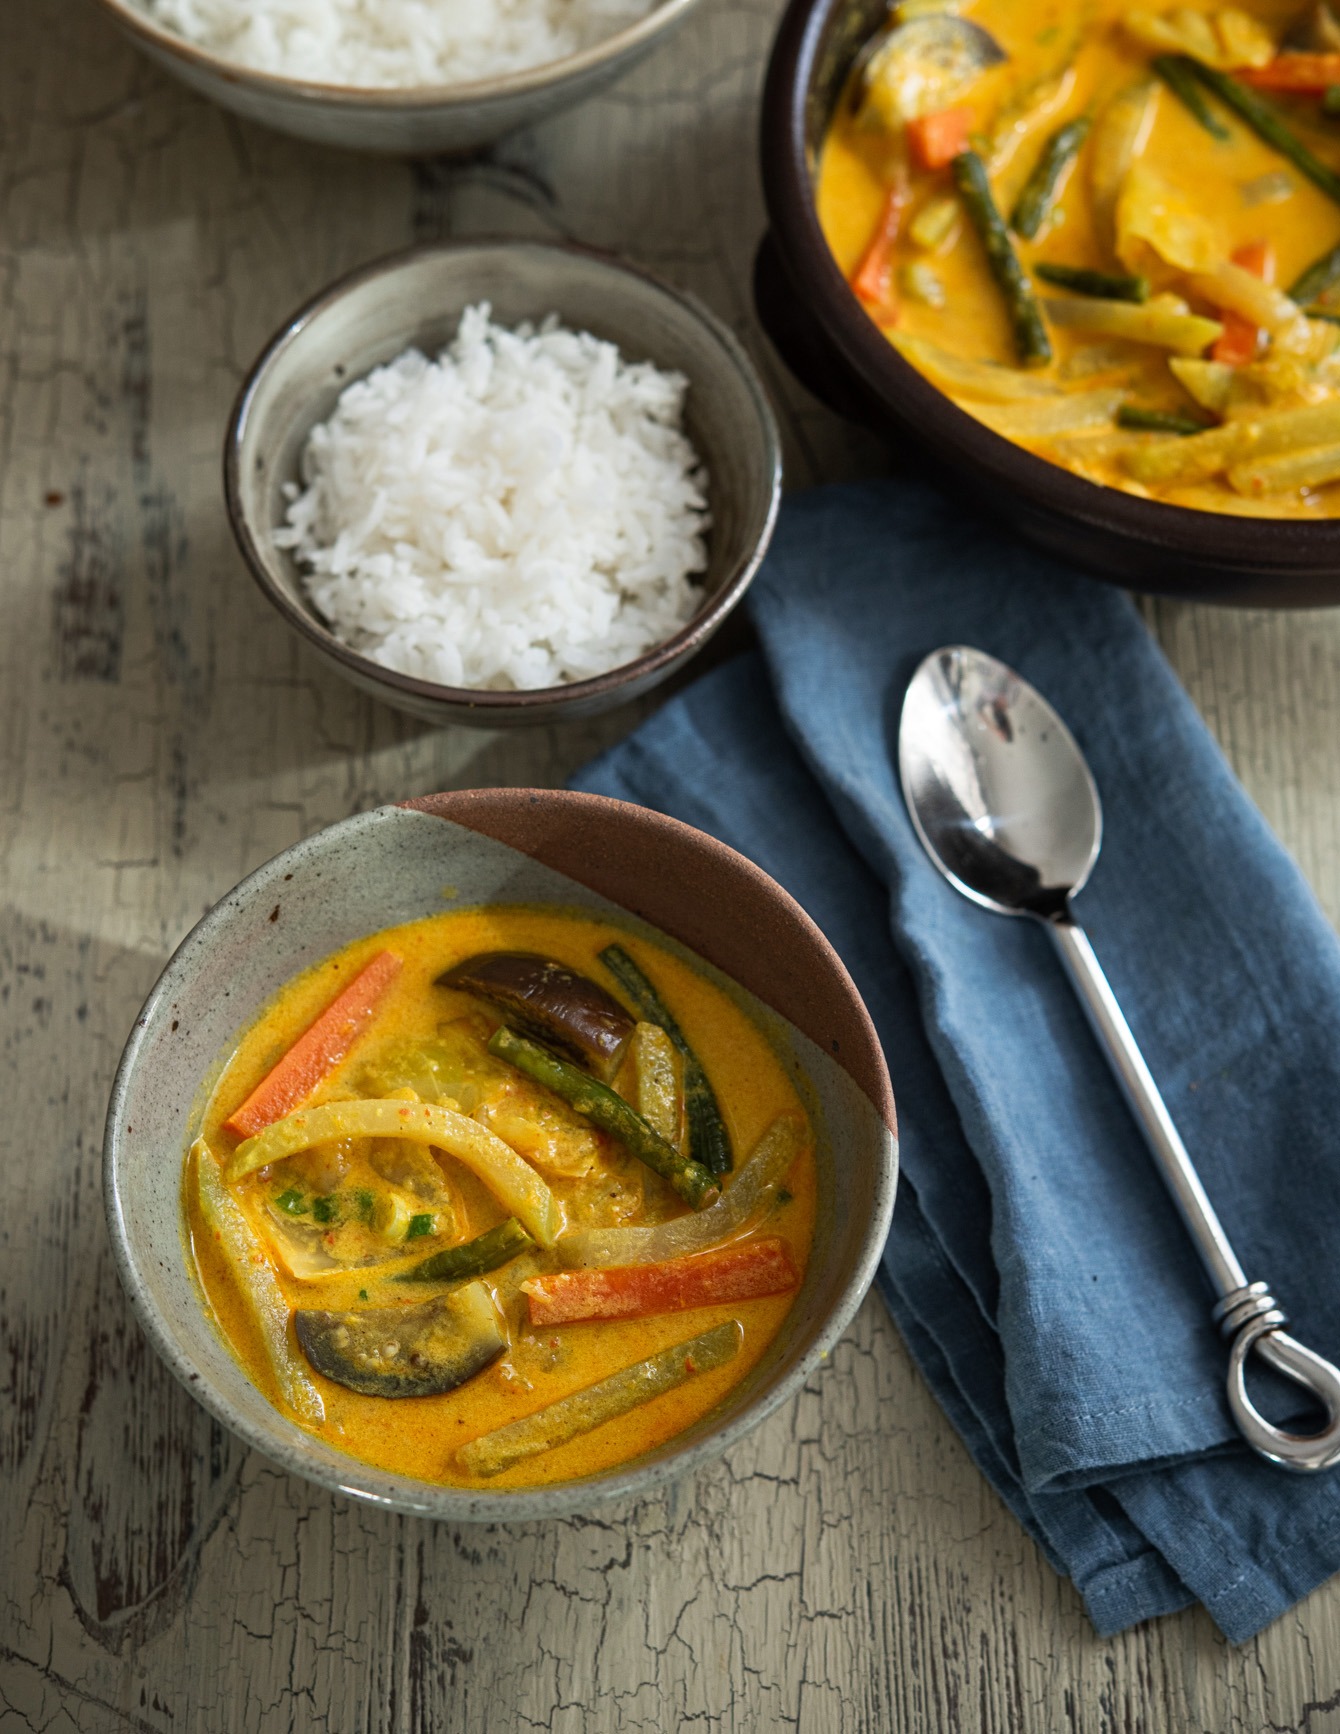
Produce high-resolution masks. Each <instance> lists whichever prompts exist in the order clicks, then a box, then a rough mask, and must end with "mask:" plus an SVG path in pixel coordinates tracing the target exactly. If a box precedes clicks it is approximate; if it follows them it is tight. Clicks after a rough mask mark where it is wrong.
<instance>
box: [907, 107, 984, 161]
mask: <svg viewBox="0 0 1340 1734" xmlns="http://www.w3.org/2000/svg"><path fill="white" fill-rule="evenodd" d="M972 122H973V112H972V110H971V109H970V108H942V109H938V110H937V111H936V112H935V113H934V114H923V115H919V116H918V117H917V118H916V119H915V120H910V121H908V123H907V143H908V147H909V149H910V150H911V152H912V160H913V162H915V163H916V165H917V167H918V168H923V169H947V168H948V167H949V165H950V163H952V162H953V160H954V158H955V157H956V156H958V155H959V153H960V152H961V151H965V150H967V148H968V135H969V134H970V133H971V131H972Z"/></svg>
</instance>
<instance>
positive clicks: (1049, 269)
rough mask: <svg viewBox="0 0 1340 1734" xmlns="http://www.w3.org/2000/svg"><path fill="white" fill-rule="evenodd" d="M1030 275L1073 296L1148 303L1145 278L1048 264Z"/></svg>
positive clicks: (1040, 266)
mask: <svg viewBox="0 0 1340 1734" xmlns="http://www.w3.org/2000/svg"><path fill="white" fill-rule="evenodd" d="M1033 275H1034V276H1035V277H1041V279H1042V281H1043V282H1044V283H1055V284H1056V286H1057V288H1059V289H1073V290H1074V292H1075V294H1076V295H1096V296H1097V297H1098V299H1099V300H1100V301H1148V299H1149V279H1148V277H1126V276H1122V275H1121V274H1119V273H1118V272H1115V271H1088V270H1086V269H1085V268H1084V267H1083V266H1082V265H1048V264H1047V263H1045V262H1039V263H1038V264H1036V265H1034V267H1033Z"/></svg>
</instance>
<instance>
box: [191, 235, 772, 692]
mask: <svg viewBox="0 0 1340 1734" xmlns="http://www.w3.org/2000/svg"><path fill="white" fill-rule="evenodd" d="M522 249H524V250H526V251H535V250H537V249H538V250H541V251H546V252H551V253H560V254H567V255H569V256H574V257H577V258H580V259H585V260H587V261H588V262H589V263H591V264H592V265H595V266H597V267H600V268H604V269H606V270H608V271H610V272H611V273H612V274H614V275H619V276H624V277H631V278H633V279H635V280H636V281H637V282H639V283H641V284H642V285H643V286H644V287H645V288H646V289H647V290H649V291H651V292H653V293H654V294H657V295H661V296H663V297H664V298H665V299H666V300H668V301H671V302H673V303H675V304H676V305H677V306H678V307H679V308H681V309H682V310H683V311H684V312H685V313H687V314H688V315H689V316H690V318H692V319H694V320H696V321H697V323H698V324H700V325H702V326H704V327H705V328H706V329H707V330H708V331H709V332H710V334H711V335H712V337H713V338H714V339H715V341H716V342H717V344H718V346H719V347H720V348H721V349H722V350H723V351H724V355H725V359H726V361H727V362H728V363H729V364H730V365H731V366H733V367H734V369H735V372H736V374H737V375H738V377H739V379H740V380H741V382H742V384H743V385H744V387H745V390H746V392H747V394H748V396H749V397H750V399H751V400H752V403H753V408H754V411H755V414H756V416H757V418H758V424H759V430H760V433H761V435H762V439H763V445H764V462H765V466H766V468H767V470H768V472H769V474H770V477H771V488H770V495H769V499H768V503H767V507H766V510H765V512H764V514H763V522H762V524H761V526H760V528H759V532H758V534H757V536H756V537H755V539H754V544H753V547H752V549H751V550H750V552H749V553H748V554H746V555H744V556H743V557H742V558H740V559H739V560H737V562H736V564H735V566H734V568H733V570H731V571H730V572H729V573H728V574H727V576H726V578H725V581H724V582H723V583H722V584H721V585H720V586H719V588H718V589H717V591H716V593H715V595H714V596H713V597H712V599H711V601H710V602H707V603H705V604H704V606H703V607H702V608H700V609H699V611H698V612H697V613H696V614H695V615H694V616H693V617H692V619H690V620H689V621H687V622H686V623H685V624H684V625H683V626H681V627H680V629H679V630H678V632H676V633H674V634H673V635H672V636H671V637H669V638H666V639H663V640H662V641H661V642H660V643H659V644H656V645H653V646H652V648H651V649H650V650H648V651H644V652H643V654H642V655H641V656H638V657H635V658H634V659H633V660H632V661H631V662H622V663H620V664H619V665H618V667H617V668H611V669H607V670H606V672H605V673H604V674H598V675H594V676H593V677H592V678H591V679H589V680H576V681H572V682H570V683H569V684H568V685H566V686H538V687H527V688H524V689H523V690H521V691H518V692H493V691H481V690H480V689H479V688H477V687H468V686H443V685H439V684H438V683H437V682H436V681H431V680H421V679H420V678H419V677H418V676H417V675H412V674H402V673H401V672H400V671H399V670H398V669H394V668H385V667H383V666H382V664H381V663H379V662H374V661H373V660H372V659H371V658H370V657H367V656H363V655H361V654H360V653H359V652H358V651H356V650H352V649H351V648H350V647H349V646H348V645H347V644H345V643H343V642H342V641H341V640H340V639H339V638H337V637H336V636H335V634H334V633H333V632H332V631H331V630H330V629H329V628H328V627H326V626H323V625H322V623H321V622H320V621H319V620H318V619H317V618H316V617H315V616H314V615H313V614H311V613H309V612H308V611H307V609H305V608H303V607H302V606H301V605H300V604H299V603H297V602H296V601H295V600H294V599H293V598H292V597H290V596H289V595H288V594H287V592H286V591H284V590H283V589H282V588H281V587H280V586H279V585H278V584H276V583H275V581H274V579H273V577H272V576H271V574H270V572H269V569H268V568H267V566H266V563H265V560H264V557H263V556H262V553H261V550H260V547H259V545H258V542H257V539H256V532H255V531H254V530H253V527H252V524H251V521H250V518H249V516H248V515H247V513H246V511H245V509H244V507H243V504H242V498H243V493H242V483H241V453H242V442H243V439H244V438H245V435H246V427H247V417H248V415H249V414H250V411H251V405H252V402H253V400H254V398H255V396H256V393H257V392H258V391H259V389H260V386H261V384H262V381H263V379H264V377H265V375H266V374H267V373H268V372H269V370H270V369H271V368H272V367H274V366H275V365H276V364H277V363H278V362H279V360H280V359H281V358H282V356H283V354H284V352H285V350H286V349H287V348H288V347H289V346H290V345H291V344H292V343H293V342H294V341H295V340H296V338H297V337H298V335H299V334H300V332H302V331H303V330H304V329H305V328H306V327H307V326H308V325H310V324H311V323H312V321H313V320H316V319H319V318H320V317H321V316H322V315H323V314H324V313H326V312H328V311H329V309H330V308H331V307H333V306H334V305H335V304H336V303H337V302H339V301H340V300H342V299H343V298H344V297H345V296H346V295H348V294H350V293H352V292H353V291H354V290H355V289H359V288H362V287H363V285H364V284H366V283H370V282H375V281H376V280H377V279H378V278H379V277H386V276H390V275H392V274H393V273H395V272H397V271H401V270H404V269H405V268H406V267H407V266H409V265H412V264H414V263H415V262H416V261H417V260H419V259H422V258H425V257H427V256H430V255H432V254H438V253H460V252H479V251H494V252H497V253H508V252H513V251H518V250H522ZM708 481H709V485H710V482H711V477H710V474H709V477H708ZM223 491H224V500H225V503H226V505H227V510H228V518H229V522H230V523H231V525H232V530H233V535H234V537H235V538H236V540H237V543H238V546H239V547H240V548H241V550H242V554H243V557H244V558H245V560H246V562H247V566H248V568H249V569H250V572H251V575H252V577H253V578H254V579H255V580H256V583H257V584H258V585H259V586H260V589H261V592H262V594H263V595H264V596H265V597H266V598H267V600H268V601H270V602H271V603H272V604H273V605H274V606H275V607H276V608H277V609H278V610H279V612H280V614H282V615H283V617H284V619H285V620H286V621H287V622H288V624H289V625H290V626H291V627H293V628H294V629H295V631H297V632H300V633H301V634H302V635H303V637H304V638H306V639H307V640H308V641H309V643H311V644H313V645H314V646H315V647H316V648H317V649H318V650H319V651H322V652H323V653H324V654H325V655H327V656H331V657H333V658H335V659H336V660H337V661H338V662H340V663H342V664H343V665H344V666H345V667H346V668H348V669H349V670H350V671H351V672H352V673H353V674H354V675H355V676H356V677H357V678H359V679H362V680H364V681H369V682H373V683H375V684H376V685H378V686H384V687H387V688H389V689H390V690H391V691H393V692H397V693H403V694H404V695H405V696H406V697H408V698H414V699H418V700H420V701H424V700H426V701H428V702H429V703H435V704H443V705H446V704H450V705H453V706H456V707H457V708H461V709H465V708H469V709H472V710H478V711H481V712H489V711H494V712H504V713H510V714H512V715H515V714H516V713H518V712H521V713H524V712H526V711H529V710H541V711H543V712H545V713H546V717H547V718H552V717H553V716H555V715H556V714H559V713H561V711H562V710H564V709H566V708H569V707H576V706H580V705H582V704H583V703H584V702H585V701H588V700H591V699H599V698H603V697H605V696H606V695H608V694H610V693H612V692H614V691H616V690H617V689H618V688H619V687H622V686H627V685H630V684H632V683H634V682H638V681H642V680H644V679H646V678H647V677H649V676H652V675H655V674H656V673H657V672H658V671H659V670H660V669H662V668H664V667H665V666H666V665H667V664H670V663H675V662H678V661H679V660H680V659H681V658H683V657H685V656H686V655H688V654H691V653H692V652H693V651H694V650H695V649H696V648H697V647H698V646H699V645H700V644H702V643H704V642H705V641H706V640H707V639H708V638H710V637H711V636H712V634H713V633H714V632H715V631H716V630H717V628H718V627H719V626H720V625H721V623H722V621H723V620H725V619H726V617H727V616H728V615H729V614H730V613H731V612H732V611H733V610H734V609H735V607H736V606H737V605H738V603H739V601H740V599H741V597H743V595H744V593H745V591H746V590H747V589H748V588H749V586H750V584H751V583H752V582H753V579H754V575H755V573H756V572H757V571H758V569H759V567H760V566H761V565H762V563H763V557H764V555H765V554H766V553H767V551H768V545H769V543H770V542H771V540H772V533H773V530H774V529H775V527H776V524H777V514H778V511H779V510H780V508H781V501H782V445H781V436H780V435H779V433H778V431H777V420H776V417H775V416H774V414H773V411H772V405H771V403H770V402H769V400H768V394H767V392H766V391H765V390H764V387H763V382H762V381H761V380H760V379H759V377H758V373H757V371H756V369H755V367H754V365H753V363H752V362H751V361H750V359H749V357H748V355H747V354H746V353H745V351H744V348H743V346H742V345H741V343H740V342H739V340H738V339H737V338H736V336H735V334H734V333H733V332H732V331H731V330H730V329H729V327H728V326H726V325H725V324H724V323H723V322H722V321H721V320H720V319H718V318H717V316H716V314H715V313H713V312H711V310H710V309H709V308H707V307H705V306H704V305H703V304H702V302H701V301H699V300H698V298H697V297H696V296H695V295H691V294H689V292H688V291H687V290H685V289H677V288H675V287H674V285H673V284H669V283H666V282H663V281H662V280H661V278H659V277H657V276H655V275H654V274H653V273H652V272H650V271H647V270H644V269H643V268H642V266H640V265H635V264H633V263H632V262H631V261H629V260H627V259H621V258H618V257H616V256H615V255H613V254H611V253H606V252H602V251H601V250H600V249H599V248H596V247H584V246H582V245H581V244H580V243H579V242H576V241H530V240H524V241H523V240H517V239H515V238H507V237H497V236H482V237H480V238H479V239H472V240H457V241H445V242H430V243H427V244H424V245H422V246H416V247H407V248H405V249H403V250H402V251H400V252H396V253H391V254H388V255H386V256H385V257H384V258H381V259H374V260H373V261H372V262H371V263H370V264H368V265H361V266H359V267H358V269H357V270H354V271H350V272H349V273H348V274H347V275H346V276H343V277H340V278H337V279H336V281H335V282H334V283H332V284H330V285H329V286H328V287H327V288H325V289H323V290H322V291H321V292H320V294H318V295H314V296H313V297H312V299H311V300H310V301H308V302H306V303H305V304H304V305H303V306H302V307H300V308H299V309H298V311H297V312H296V313H294V314H293V315H292V316H291V317H290V318H288V319H287V320H285V322H284V324H283V325H282V326H280V328H279V330H278V331H276V332H275V334H274V336H273V337H272V338H271V339H270V341H269V342H268V343H267V344H266V345H265V347H264V348H263V349H262V350H261V352H260V354H259V355H258V356H257V358H256V360H255V361H254V362H253V364H252V366H251V368H250V369H249V370H248V373H247V376H246V378H245V380H244V381H243V382H242V387H241V389H240V390H239V392H238V394H237V398H236V401H235V402H234V404H233V410H232V414H231V415H230V417H229V419H228V432H227V435H226V437H225V440H224V461H223ZM708 506H709V510H710V509H711V496H710V493H709V498H708Z"/></svg>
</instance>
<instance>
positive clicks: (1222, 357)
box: [1210, 241, 1275, 367]
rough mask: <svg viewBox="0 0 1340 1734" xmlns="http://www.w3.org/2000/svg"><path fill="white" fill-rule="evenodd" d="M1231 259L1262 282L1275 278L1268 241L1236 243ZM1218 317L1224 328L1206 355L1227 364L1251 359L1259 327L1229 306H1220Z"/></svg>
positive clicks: (1240, 364) (1257, 345) (1242, 363)
mask: <svg viewBox="0 0 1340 1734" xmlns="http://www.w3.org/2000/svg"><path fill="white" fill-rule="evenodd" d="M1233 263H1234V264H1235V265H1241V266H1242V268H1243V270H1244V271H1250V272H1251V273H1252V275H1253V276H1254V277H1259V278H1260V279H1261V281H1262V282H1263V283H1273V282H1274V280H1275V249H1274V248H1273V247H1272V246H1271V244H1270V242H1269V241H1249V242H1248V243H1247V245H1246V246H1245V247H1239V248H1238V249H1237V251H1236V252H1235V253H1234V254H1233ZM1219 317H1220V318H1221V319H1222V321H1223V325H1224V329H1223V332H1222V334H1221V335H1220V336H1219V337H1217V338H1216V339H1215V342H1214V347H1213V349H1211V351H1210V359H1211V360H1212V361H1222V362H1226V363H1227V365H1228V366H1229V367H1245V366H1246V365H1247V363H1248V362H1249V361H1255V360H1256V352H1257V350H1258V349H1259V348H1260V344H1261V331H1260V327H1259V326H1256V325H1253V324H1252V322H1251V320H1250V319H1246V318H1244V317H1243V315H1242V314H1241V313H1235V312H1234V311H1233V309H1232V308H1231V307H1222V308H1220V310H1219Z"/></svg>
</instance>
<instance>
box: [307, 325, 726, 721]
mask: <svg viewBox="0 0 1340 1734" xmlns="http://www.w3.org/2000/svg"><path fill="white" fill-rule="evenodd" d="M687 389H688V386H687V381H686V380H685V379H684V377H683V375H682V374H678V373H671V372H665V371H662V370H661V369H659V368H657V367H655V366H653V365H652V364H651V363H650V362H627V361H625V360H624V359H623V358H622V356H621V355H620V353H619V350H618V349H617V347H616V346H615V345H614V344H612V343H607V342H604V341H602V340H601V339H599V338H597V337H593V336H592V335H591V334H590V333H589V332H575V331H570V330H567V329H566V328H565V327H563V326H561V325H559V324H558V322H557V320H556V319H553V318H551V319H549V320H547V321H545V322H544V323H543V324H542V325H540V326H538V327H536V326H531V325H521V326H518V327H517V328H516V329H515V330H508V329H506V328H504V327H501V326H498V325H495V324H493V323H492V320H491V318H490V310H489V307H488V305H487V304H482V305H480V306H476V307H471V308H467V310H466V311H465V313H464V314H462V316H461V321H460V326H459V328H458V331H457V334H456V337H455V339H454V340H453V342H452V343H451V344H450V345H449V347H448V348H447V349H445V350H444V351H443V352H442V354H441V355H439V356H438V357H437V359H436V360H430V359H429V358H428V357H427V356H426V355H424V354H423V353H421V352H420V351H419V350H417V349H410V350H406V351H405V353H404V354H402V355H400V356H398V357H397V358H396V359H395V360H394V361H391V362H388V363H387V364H386V365H385V366H382V367H378V368H376V369H375V370H374V371H373V372H372V373H370V374H368V375H367V377H366V378H364V379H360V380H358V381H357V382H356V383H354V384H352V385H350V386H348V387H347V388H346V389H345V391H344V392H343V394H342V395H341V397H340V399H339V402H338V403H337V405H336V407H335V410H334V413H333V414H332V415H331V417H330V418H329V420H327V421H325V422H322V423H320V424H319V425H318V426H317V427H315V428H313V430H312V432H311V434H310V435H309V436H308V439H307V443H306V446H305V448H304V451H303V456H302V465H301V473H302V482H303V486H302V487H301V488H299V487H298V486H297V485H296V484H289V487H288V489H287V492H288V495H289V506H288V510H287V514H286V524H285V526H284V527H283V528H281V529H279V530H277V531H276V532H275V540H276V542H277V543H278V545H279V546H281V547H283V548H286V549H288V550H289V551H290V552H291V553H292V554H293V556H294V557H295V559H296V560H297V561H298V563H299V565H300V567H301V569H302V571H303V575H304V583H305V586H306V589H307V592H308V595H309V596H310V598H311V600H312V602H313V604H314V605H315V607H316V608H317V610H318V611H319V612H320V614H321V615H322V616H323V617H324V619H325V620H326V621H327V622H328V623H329V625H330V626H331V628H332V630H333V631H334V633H335V635H336V636H337V637H338V638H339V639H341V640H342V642H344V643H345V644H347V645H348V646H349V647H350V648H351V649H353V650H356V651H358V652H359V653H360V654H362V655H364V656H367V657H369V658H370V659H371V660H372V661H374V662H378V663H380V664H381V665H382V666H383V667H385V668H391V669H396V670H398V671H399V672H401V673H402V674H408V675H412V676H415V677H417V678H418V679H420V680H427V681H434V682H437V683H438V684H440V685H444V686H451V687H464V688H471V689H475V690H486V689H488V690H495V691H529V690H532V689H535V688H541V687H555V686H562V685H565V684H567V683H569V682H572V681H580V680H588V679H591V678H593V677H595V676H597V675H600V674H604V673H606V672H608V671H609V670H611V669H614V668H619V667H621V666H622V665H623V664H625V663H628V662H631V661H633V660H634V659H635V658H636V657H639V656H641V655H643V654H644V653H645V652H647V651H648V650H651V649H653V648H654V647H655V646H656V645H658V644H660V643H663V642H664V641H665V640H666V639H667V638H669V637H671V636H672V635H673V634H674V633H675V632H677V631H678V630H679V629H680V628H681V627H682V626H684V625H686V624H687V623H688V621H689V620H690V619H691V618H692V616H693V615H694V614H695V613H696V612H697V609H698V607H699V605H700V603H701V601H702V590H701V588H700V586H699V585H697V584H695V583H694V582H693V581H692V580H693V577H694V575H695V574H697V573H701V572H703V571H704V570H705V569H706V565H707V556H706V548H705V545H704V536H705V533H706V531H707V528H708V524H709V518H708V514H707V493H706V486H707V479H706V477H705V475H704V473H703V471H702V468H701V465H700V463H699V461H698V458H697V455H696V453H695V452H694V449H693V447H692V446H691V444H690V443H689V441H688V439H687V437H686V436H685V434H684V432H683V425H682V424H683V409H684V398H685V394H686V391H687Z"/></svg>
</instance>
